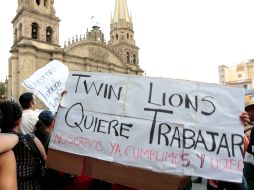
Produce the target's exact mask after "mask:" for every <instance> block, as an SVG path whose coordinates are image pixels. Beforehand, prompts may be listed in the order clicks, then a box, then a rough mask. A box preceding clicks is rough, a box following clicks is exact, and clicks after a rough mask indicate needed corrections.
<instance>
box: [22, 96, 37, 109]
mask: <svg viewBox="0 0 254 190" xmlns="http://www.w3.org/2000/svg"><path fill="white" fill-rule="evenodd" d="M19 103H20V105H21V107H22V108H23V110H26V109H32V110H35V106H36V102H35V97H34V95H33V93H31V92H25V93H23V94H21V96H20V97H19Z"/></svg>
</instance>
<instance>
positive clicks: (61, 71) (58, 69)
mask: <svg viewBox="0 0 254 190" xmlns="http://www.w3.org/2000/svg"><path fill="white" fill-rule="evenodd" d="M68 75H69V70H68V67H67V66H66V65H64V64H63V63H62V62H60V61H57V60H53V61H51V62H49V63H48V64H47V65H45V66H44V67H42V68H40V69H39V70H37V71H36V72H34V73H33V74H32V75H31V76H30V77H29V78H27V79H25V80H24V81H23V82H22V85H23V86H24V87H25V88H26V89H27V90H28V91H30V92H33V93H34V94H35V95H36V96H37V97H38V98H40V99H41V100H42V101H43V103H44V104H45V105H46V106H47V107H48V108H49V109H50V110H51V111H52V112H53V113H55V112H56V111H57V108H58V106H59V104H60V101H61V93H62V92H63V91H64V90H65V83H66V81H67V79H68Z"/></svg>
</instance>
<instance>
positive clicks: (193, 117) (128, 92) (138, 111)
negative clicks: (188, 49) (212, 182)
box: [50, 72, 244, 182]
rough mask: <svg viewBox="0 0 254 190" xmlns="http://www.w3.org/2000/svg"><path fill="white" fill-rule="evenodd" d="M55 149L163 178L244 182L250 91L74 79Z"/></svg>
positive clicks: (106, 77) (144, 80)
mask: <svg viewBox="0 0 254 190" xmlns="http://www.w3.org/2000/svg"><path fill="white" fill-rule="evenodd" d="M66 90H67V94H66V95H65V96H64V98H63V100H62V102H61V105H62V107H60V109H59V110H58V115H57V121H56V128H55V130H54V133H53V135H52V138H51V143H50V147H51V148H54V149H57V150H62V151H65V152H70V153H74V154H79V155H84V156H90V157H95V158H98V159H102V160H106V161H111V162H117V163H121V164H125V165H129V166H135V167H140V168H145V169H149V170H153V171H156V172H161V173H174V174H183V175H190V176H202V177H205V178H210V179H223V180H225V181H234V182H240V181H241V180H242V169H243V158H242V155H243V138H242V136H243V126H242V124H241V122H240V119H239V116H240V114H241V112H242V110H243V108H244V101H243V97H244V90H243V89H241V88H233V87H227V86H222V85H217V84H209V83H198V82H192V81H185V80H173V79H162V78H149V77H142V76H128V75H114V74H102V73H88V72H86V73H84V72H71V73H70V75H69V78H68V81H67V85H66Z"/></svg>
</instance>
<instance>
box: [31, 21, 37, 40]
mask: <svg viewBox="0 0 254 190" xmlns="http://www.w3.org/2000/svg"><path fill="white" fill-rule="evenodd" d="M38 29H39V26H38V24H37V23H36V22H33V23H32V38H33V39H38Z"/></svg>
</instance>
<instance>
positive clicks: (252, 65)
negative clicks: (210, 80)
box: [218, 60, 254, 90]
mask: <svg viewBox="0 0 254 190" xmlns="http://www.w3.org/2000/svg"><path fill="white" fill-rule="evenodd" d="M218 69H219V82H220V83H222V84H226V85H230V86H238V87H244V88H245V89H246V90H251V89H253V88H254V83H253V81H254V60H248V61H246V62H242V63H239V64H237V65H234V66H231V67H229V66H225V65H221V66H219V68H218Z"/></svg>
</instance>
